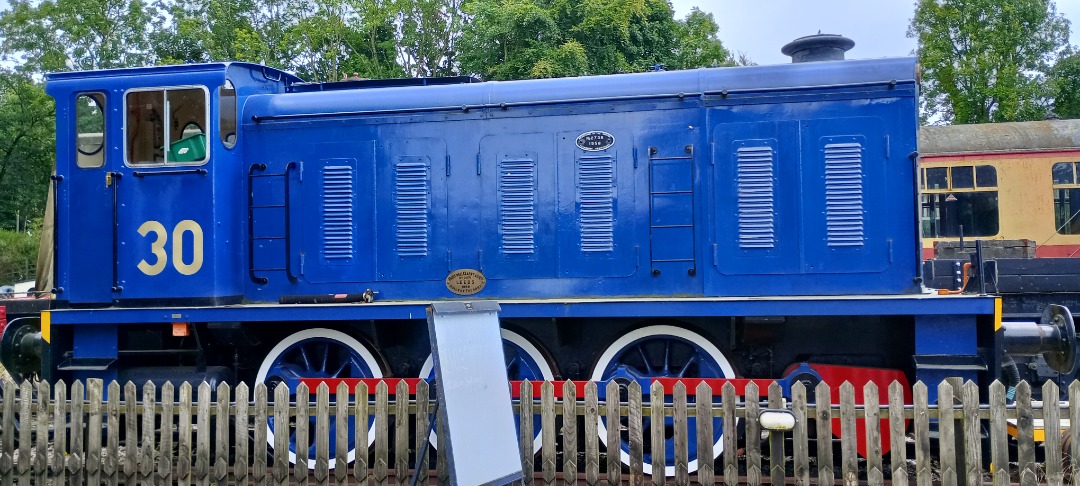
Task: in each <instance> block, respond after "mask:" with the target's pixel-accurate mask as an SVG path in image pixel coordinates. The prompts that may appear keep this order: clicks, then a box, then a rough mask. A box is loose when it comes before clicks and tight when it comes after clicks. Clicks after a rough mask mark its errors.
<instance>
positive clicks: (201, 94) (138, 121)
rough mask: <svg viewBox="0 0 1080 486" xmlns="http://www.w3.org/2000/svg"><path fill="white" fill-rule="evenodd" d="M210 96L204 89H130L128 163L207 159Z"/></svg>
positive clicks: (142, 163) (127, 128)
mask: <svg viewBox="0 0 1080 486" xmlns="http://www.w3.org/2000/svg"><path fill="white" fill-rule="evenodd" d="M206 98H207V97H206V90H205V89H203V88H187V87H185V88H166V89H153V90H139V91H129V92H128V93H127V95H126V97H125V100H124V101H125V105H126V110H127V119H126V123H125V125H126V126H125V130H126V133H127V138H126V141H127V145H126V147H125V153H126V154H127V155H126V160H127V162H128V163H129V164H131V165H165V164H201V163H203V162H205V161H206V158H207V153H208V147H207V143H208V142H207V138H206V126H207V109H206Z"/></svg>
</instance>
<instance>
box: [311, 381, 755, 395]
mask: <svg viewBox="0 0 1080 486" xmlns="http://www.w3.org/2000/svg"><path fill="white" fill-rule="evenodd" d="M380 381H385V382H386V386H387V392H388V393H389V394H390V395H394V394H395V393H396V392H397V386H398V383H399V382H405V383H406V384H407V385H408V387H409V394H410V395H415V394H416V384H417V383H418V382H419V381H420V378H301V379H300V383H302V384H304V385H307V387H308V393H309V394H311V395H314V394H315V393H316V392H317V390H318V387H319V384H321V383H326V386H327V387H329V388H330V394H331V395H334V394H335V393H337V387H338V385H339V384H341V383H345V385H346V386H347V387H348V388H349V394H350V395H352V394H353V392H354V391H355V390H356V385H357V384H358V383H361V382H363V383H364V384H366V385H367V387H368V388H367V389H368V394H369V395H374V394H375V387H376V386H378V384H379V382H380ZM680 381H681V382H682V383H683V385H685V386H686V395H687V396H693V395H695V394H696V393H697V387H698V385H699V384H701V383H707V384H708V385H709V387H711V388H712V389H713V390H714V391H713V396H715V397H719V396H720V391H719V390H720V387H722V386H724V383H731V384H733V385H735V394H736V395H738V396H744V395H746V386H747V385H749V384H750V383H751V382H753V383H756V384H757V386H758V396H767V395H768V393H769V384H771V383H772V380H767V379H742V378H736V379H725V378H653V379H652V382H653V383H660V384H661V385H663V386H664V394H665V395H670V394H672V393H674V391H675V384H676V383H678V382H680ZM542 383H543V382H540V381H534V382H533V398H541V394H542V391H541V389H540V385H541V384H542ZM556 383H557V385H556V386H555V387H554V397H555V398H562V397H563V387H562V383H565V382H556ZM572 383H573V384H574V388H575V389H576V392H575V395H577V397H578V398H582V397H584V396H585V384H586V383H588V382H587V381H573V382H572ZM642 392H643V393H648V392H649V390H648V389H647V388H644V387H643V388H642ZM510 396H511V398H521V381H516V380H515V381H511V382H510Z"/></svg>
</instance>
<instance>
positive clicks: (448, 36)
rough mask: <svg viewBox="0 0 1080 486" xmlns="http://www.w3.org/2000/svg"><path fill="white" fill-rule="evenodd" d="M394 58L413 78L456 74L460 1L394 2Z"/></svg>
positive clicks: (460, 23)
mask: <svg viewBox="0 0 1080 486" xmlns="http://www.w3.org/2000/svg"><path fill="white" fill-rule="evenodd" d="M393 9H394V12H395V14H396V15H395V18H394V22H393V24H394V25H396V26H397V29H398V30H397V57H398V60H399V61H400V62H401V67H402V68H403V69H404V70H405V74H406V75H408V76H412V77H430V76H450V75H454V74H457V55H458V48H457V43H458V40H459V38H460V37H461V29H462V22H463V19H462V5H461V0H394V4H393Z"/></svg>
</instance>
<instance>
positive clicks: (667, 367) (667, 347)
mask: <svg viewBox="0 0 1080 486" xmlns="http://www.w3.org/2000/svg"><path fill="white" fill-rule="evenodd" d="M670 372H671V340H670V339H669V340H667V341H664V375H665V376H670Z"/></svg>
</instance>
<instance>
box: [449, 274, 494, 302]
mask: <svg viewBox="0 0 1080 486" xmlns="http://www.w3.org/2000/svg"><path fill="white" fill-rule="evenodd" d="M485 285H487V277H485V276H484V274H483V273H480V271H479V270H473V269H471V268H462V269H460V270H454V271H453V272H450V275H447V276H446V288H448V289H450V291H451V292H453V293H455V294H458V295H473V294H475V293H477V292H479V291H481V290H484V286H485Z"/></svg>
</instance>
